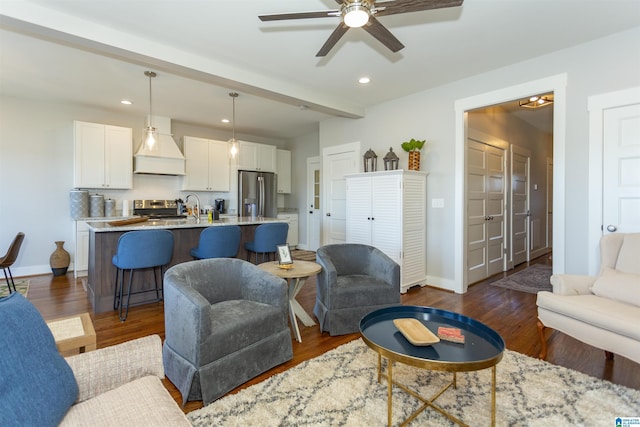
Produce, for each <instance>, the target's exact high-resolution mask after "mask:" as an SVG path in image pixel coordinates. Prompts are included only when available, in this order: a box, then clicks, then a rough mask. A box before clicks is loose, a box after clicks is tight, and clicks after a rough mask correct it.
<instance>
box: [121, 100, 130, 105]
mask: <svg viewBox="0 0 640 427" xmlns="http://www.w3.org/2000/svg"><path fill="white" fill-rule="evenodd" d="M120 104H124V105H132V104H133V102H131V101H129V100H128V99H123V100H122V101H120Z"/></svg>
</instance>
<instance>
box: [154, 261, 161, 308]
mask: <svg viewBox="0 0 640 427" xmlns="http://www.w3.org/2000/svg"><path fill="white" fill-rule="evenodd" d="M160 274H162V267H160ZM153 281H154V282H155V283H156V299H157V300H158V301H160V293H159V292H158V275H157V274H156V267H153Z"/></svg>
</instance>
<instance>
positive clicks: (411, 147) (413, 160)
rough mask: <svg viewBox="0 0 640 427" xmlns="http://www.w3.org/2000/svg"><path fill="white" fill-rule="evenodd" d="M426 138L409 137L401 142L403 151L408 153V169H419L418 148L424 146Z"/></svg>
mask: <svg viewBox="0 0 640 427" xmlns="http://www.w3.org/2000/svg"><path fill="white" fill-rule="evenodd" d="M425 142H426V140H424V139H423V140H417V139H414V138H411V140H409V141H405V142H403V143H402V144H401V145H400V146H401V147H402V149H403V150H404V151H406V152H407V153H409V170H411V171H419V170H420V150H421V149H422V147H423V146H424V144H425Z"/></svg>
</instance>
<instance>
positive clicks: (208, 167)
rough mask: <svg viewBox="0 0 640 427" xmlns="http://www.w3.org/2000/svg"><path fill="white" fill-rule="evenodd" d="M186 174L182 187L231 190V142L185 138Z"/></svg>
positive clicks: (194, 189)
mask: <svg viewBox="0 0 640 427" xmlns="http://www.w3.org/2000/svg"><path fill="white" fill-rule="evenodd" d="M183 146H184V157H185V161H186V174H185V176H184V177H183V180H182V189H183V190H188V191H229V144H228V143H227V142H225V141H215V140H212V139H204V138H195V137H192V136H185V137H184V138H183Z"/></svg>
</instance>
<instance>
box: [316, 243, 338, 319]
mask: <svg viewBox="0 0 640 427" xmlns="http://www.w3.org/2000/svg"><path fill="white" fill-rule="evenodd" d="M316 262H317V263H318V264H320V266H321V267H322V270H320V273H318V275H317V276H316V293H317V297H318V299H319V300H320V301H324V303H325V304H327V307H328V308H331V299H330V298H328V295H329V293H330V292H331V290H330V288H331V284H332V283H336V282H337V280H338V271H337V270H336V266H335V265H334V264H333V262H331V257H330V256H329V254H328V253H326V251H322V248H320V249H318V251H317V252H316Z"/></svg>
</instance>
